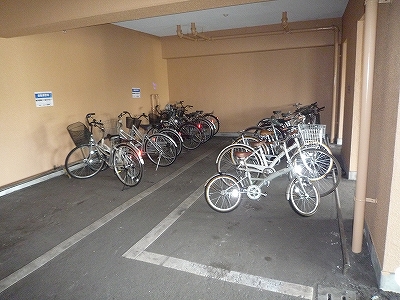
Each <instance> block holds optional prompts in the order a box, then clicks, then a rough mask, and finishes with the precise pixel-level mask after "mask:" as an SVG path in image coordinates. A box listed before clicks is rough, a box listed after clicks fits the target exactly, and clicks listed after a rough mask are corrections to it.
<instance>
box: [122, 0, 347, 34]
mask: <svg viewBox="0 0 400 300" xmlns="http://www.w3.org/2000/svg"><path fill="white" fill-rule="evenodd" d="M347 3H348V0H270V1H265V2H258V3H250V4H242V5H235V6H227V7H220V8H214V9H206V10H199V11H191V12H185V13H179V14H169V15H164V16H157V17H151V18H144V19H138V20H132V21H124V22H118V23H114V24H115V25H118V26H122V27H125V28H129V29H133V30H136V31H140V32H144V33H148V34H151V35H155V36H159V37H163V36H171V35H175V34H176V29H177V25H181V28H182V32H183V33H184V34H186V33H190V29H191V23H195V25H196V29H197V31H198V32H208V31H215V30H226V29H233V28H244V27H253V26H261V25H271V24H279V23H281V19H282V12H284V11H286V12H287V17H288V21H289V23H290V22H299V21H310V20H320V19H330V18H340V17H342V16H343V13H344V11H345V9H346V6H347Z"/></svg>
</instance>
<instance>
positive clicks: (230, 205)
mask: <svg viewBox="0 0 400 300" xmlns="http://www.w3.org/2000/svg"><path fill="white" fill-rule="evenodd" d="M240 191H241V189H240V185H239V182H238V180H237V179H236V178H235V177H233V176H230V175H226V174H220V175H216V176H214V177H212V178H210V179H209V180H208V182H207V183H206V186H205V189H204V195H205V197H206V201H207V203H208V205H209V206H210V207H211V208H212V209H214V210H216V211H218V212H230V211H232V210H234V209H235V208H236V207H238V206H239V204H240V199H241V193H240Z"/></svg>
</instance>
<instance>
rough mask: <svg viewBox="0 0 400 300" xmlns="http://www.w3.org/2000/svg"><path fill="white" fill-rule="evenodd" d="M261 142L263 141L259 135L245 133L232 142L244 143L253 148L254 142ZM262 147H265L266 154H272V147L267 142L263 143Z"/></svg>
mask: <svg viewBox="0 0 400 300" xmlns="http://www.w3.org/2000/svg"><path fill="white" fill-rule="evenodd" d="M259 142H261V140H260V139H259V138H257V137H254V136H247V135H243V136H241V137H238V138H236V139H235V140H234V141H233V143H232V144H243V145H247V146H250V147H252V148H253V146H252V144H254V143H259ZM260 147H262V148H263V153H265V154H266V155H269V154H270V148H269V147H268V145H267V144H261V146H260Z"/></svg>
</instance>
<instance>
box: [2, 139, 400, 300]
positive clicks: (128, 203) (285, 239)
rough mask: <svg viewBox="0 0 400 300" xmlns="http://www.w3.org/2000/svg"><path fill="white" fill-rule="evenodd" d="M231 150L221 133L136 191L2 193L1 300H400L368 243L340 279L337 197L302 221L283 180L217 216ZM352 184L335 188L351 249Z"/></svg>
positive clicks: (87, 184)
mask: <svg viewBox="0 0 400 300" xmlns="http://www.w3.org/2000/svg"><path fill="white" fill-rule="evenodd" d="M229 143H230V138H226V137H214V138H213V139H211V140H210V141H209V142H207V143H206V144H203V145H201V147H200V148H198V149H196V150H193V151H185V152H184V153H182V154H181V155H180V156H179V157H178V159H177V161H176V162H175V163H174V164H173V165H171V166H169V167H166V168H159V169H158V170H157V171H156V170H155V166H154V165H153V164H151V163H150V162H149V161H147V160H146V164H145V173H144V177H143V179H142V181H141V183H140V184H139V185H138V186H136V187H133V188H125V189H123V186H122V184H121V183H120V182H119V181H118V179H117V178H116V177H115V176H114V174H113V172H112V171H111V170H106V171H103V172H101V173H100V174H98V175H96V176H95V177H93V178H90V179H86V180H77V179H70V178H68V177H67V176H65V175H62V176H59V177H56V178H53V179H50V180H47V181H45V182H42V183H39V184H36V185H33V186H31V187H27V188H24V189H22V190H19V191H15V192H13V193H11V194H7V195H5V196H2V197H1V198H0V299H300V298H305V299H348V300H349V299H371V297H375V298H374V299H400V298H399V297H398V295H394V294H390V293H384V292H382V291H380V290H379V289H378V288H377V285H376V278H375V275H374V272H373V269H372V266H371V260H370V256H369V253H368V250H367V249H366V247H364V250H363V252H362V253H360V254H354V253H351V252H350V253H348V255H349V258H350V261H349V262H350V267H349V268H348V270H347V271H346V272H344V271H343V264H344V259H343V253H342V249H343V247H342V246H343V245H342V239H341V236H340V232H339V225H338V219H337V210H336V202H335V199H334V197H333V195H329V196H327V197H324V198H322V201H321V204H320V207H319V209H318V211H317V213H316V214H315V215H314V216H312V217H308V218H304V217H301V216H298V215H297V214H296V213H295V212H294V211H293V210H292V209H291V208H290V205H289V204H288V203H287V201H286V200H285V195H284V193H285V188H286V185H287V183H288V181H287V178H286V177H282V178H278V179H277V180H275V181H273V182H272V183H271V186H270V187H269V188H268V190H267V192H268V196H267V197H265V198H261V199H260V200H259V201H254V200H249V199H247V198H245V199H244V200H243V201H242V203H241V204H240V206H239V207H238V208H237V209H236V210H234V211H232V212H230V213H218V212H215V211H213V210H212V209H211V208H210V207H209V206H208V205H207V203H206V202H205V200H204V195H203V186H204V183H205V182H206V180H207V179H208V178H209V177H210V176H212V175H213V174H214V173H215V171H216V167H215V158H216V156H217V154H218V152H219V151H220V150H221V149H222V148H223V147H224V146H225V145H228V144H229ZM354 187H355V182H354V181H348V180H346V179H344V180H343V181H342V183H341V184H340V187H339V195H340V201H341V208H342V215H343V224H344V228H345V232H346V236H345V237H346V245H345V246H346V247H347V249H349V250H348V251H351V250H350V249H351V227H352V213H353V196H354ZM346 247H344V248H346Z"/></svg>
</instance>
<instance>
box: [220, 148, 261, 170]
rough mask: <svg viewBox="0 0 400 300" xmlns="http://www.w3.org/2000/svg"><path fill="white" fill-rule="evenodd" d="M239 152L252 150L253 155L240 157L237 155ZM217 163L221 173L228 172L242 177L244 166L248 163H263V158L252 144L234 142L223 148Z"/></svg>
mask: <svg viewBox="0 0 400 300" xmlns="http://www.w3.org/2000/svg"><path fill="white" fill-rule="evenodd" d="M237 152H250V153H251V155H249V156H248V157H246V158H238V157H237V156H236V153H237ZM216 164H217V171H218V172H219V173H228V174H232V175H234V176H239V178H242V177H243V176H244V175H245V174H244V173H245V171H244V169H245V168H244V166H245V165H246V164H254V165H262V158H261V157H260V155H259V154H258V153H257V152H255V150H254V149H253V148H252V147H250V146H247V145H242V144H232V145H229V146H227V147H225V148H224V149H222V150H221V152H220V153H219V154H218V157H217V160H216Z"/></svg>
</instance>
